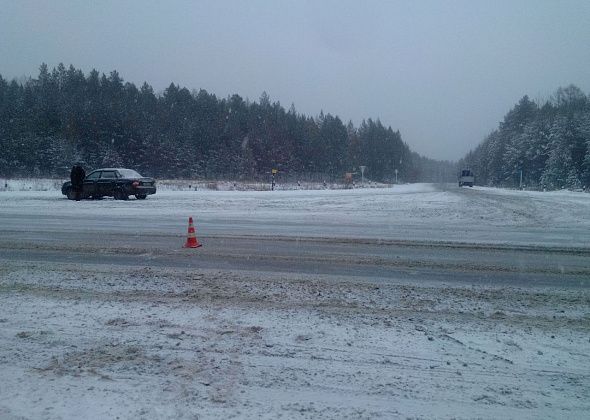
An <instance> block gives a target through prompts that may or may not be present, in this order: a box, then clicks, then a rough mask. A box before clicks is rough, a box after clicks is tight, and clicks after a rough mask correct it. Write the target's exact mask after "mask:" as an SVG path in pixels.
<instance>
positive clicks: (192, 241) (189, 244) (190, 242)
mask: <svg viewBox="0 0 590 420" xmlns="http://www.w3.org/2000/svg"><path fill="white" fill-rule="evenodd" d="M200 246H203V245H201V244H200V243H199V241H197V235H196V233H195V226H194V225H193V218H192V217H189V218H188V235H187V238H186V243H185V244H184V247H183V248H198V247H200Z"/></svg>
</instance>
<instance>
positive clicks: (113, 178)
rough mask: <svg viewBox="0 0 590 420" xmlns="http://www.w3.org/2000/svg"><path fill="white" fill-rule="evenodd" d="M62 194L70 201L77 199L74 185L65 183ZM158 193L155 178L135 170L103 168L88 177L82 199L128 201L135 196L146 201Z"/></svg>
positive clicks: (85, 179)
mask: <svg viewBox="0 0 590 420" xmlns="http://www.w3.org/2000/svg"><path fill="white" fill-rule="evenodd" d="M61 193H62V194H63V195H65V196H67V197H68V198H69V199H70V200H73V199H74V198H75V194H74V191H73V190H72V183H71V182H70V181H68V182H65V183H64V184H63V186H62V187H61ZM155 193H156V182H155V181H154V179H153V178H146V177H143V176H141V175H140V174H138V173H137V172H135V171H134V170H133V169H124V168H102V169H96V170H94V171H92V172H90V173H89V174H88V175H86V178H84V186H83V188H82V198H90V197H92V198H102V197H106V196H109V197H114V198H115V200H127V199H128V198H129V196H130V195H134V196H135V197H137V198H138V199H140V200H144V199H145V198H146V197H147V196H148V195H149V194H155Z"/></svg>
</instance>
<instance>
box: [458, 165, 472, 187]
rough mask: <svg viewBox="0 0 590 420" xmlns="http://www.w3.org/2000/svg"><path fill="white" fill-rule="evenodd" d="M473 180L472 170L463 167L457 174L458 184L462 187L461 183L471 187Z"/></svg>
mask: <svg viewBox="0 0 590 420" xmlns="http://www.w3.org/2000/svg"><path fill="white" fill-rule="evenodd" d="M474 182H475V176H473V172H471V171H470V170H469V169H463V170H462V171H461V174H460V175H459V186H460V187H462V186H463V185H466V186H468V187H473V183H474Z"/></svg>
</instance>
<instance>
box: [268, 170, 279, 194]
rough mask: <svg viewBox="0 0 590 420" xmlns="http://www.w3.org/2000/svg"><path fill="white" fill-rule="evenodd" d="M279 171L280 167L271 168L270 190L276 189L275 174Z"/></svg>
mask: <svg viewBox="0 0 590 420" xmlns="http://www.w3.org/2000/svg"><path fill="white" fill-rule="evenodd" d="M278 171H279V170H278V169H272V170H271V172H272V183H271V184H270V190H271V191H274V190H275V175H276V173H277V172H278Z"/></svg>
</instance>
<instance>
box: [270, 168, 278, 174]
mask: <svg viewBox="0 0 590 420" xmlns="http://www.w3.org/2000/svg"><path fill="white" fill-rule="evenodd" d="M278 171H279V170H278V169H273V170H272V171H271V172H272V174H273V175H274V174H276V173H277V172H278Z"/></svg>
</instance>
